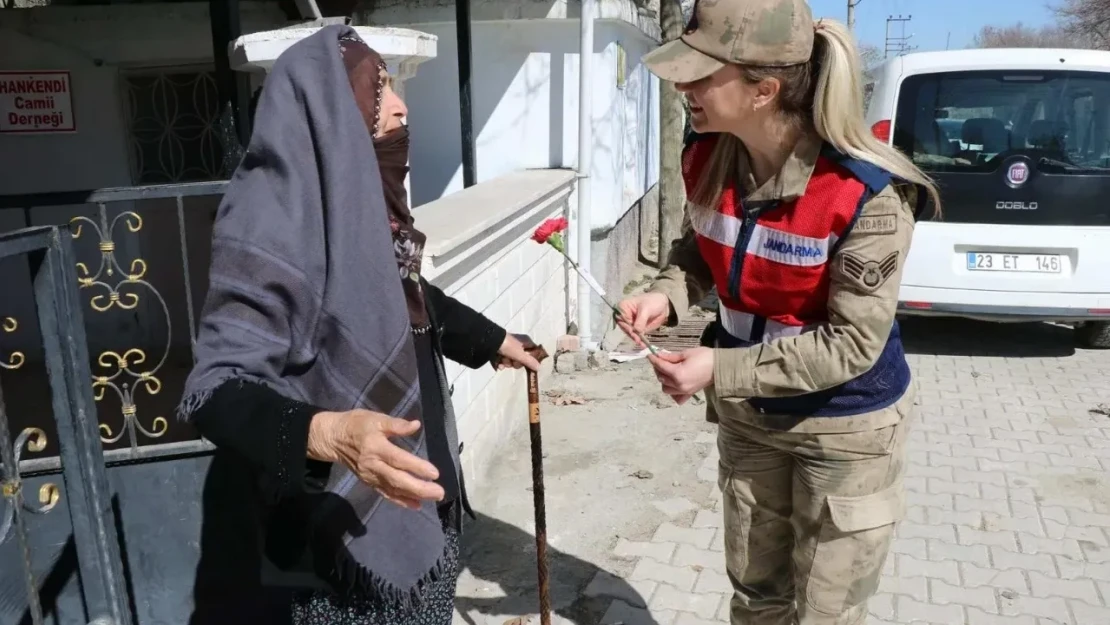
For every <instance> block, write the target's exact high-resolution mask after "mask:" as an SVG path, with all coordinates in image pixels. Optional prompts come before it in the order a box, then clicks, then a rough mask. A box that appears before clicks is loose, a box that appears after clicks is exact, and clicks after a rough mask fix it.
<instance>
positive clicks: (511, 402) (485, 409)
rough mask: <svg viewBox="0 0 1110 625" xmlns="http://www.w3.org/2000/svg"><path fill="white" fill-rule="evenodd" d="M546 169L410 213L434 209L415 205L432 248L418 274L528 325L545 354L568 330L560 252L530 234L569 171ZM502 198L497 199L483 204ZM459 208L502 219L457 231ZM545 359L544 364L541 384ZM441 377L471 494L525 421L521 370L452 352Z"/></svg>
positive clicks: (509, 323)
mask: <svg viewBox="0 0 1110 625" xmlns="http://www.w3.org/2000/svg"><path fill="white" fill-rule="evenodd" d="M552 174H553V175H551V176H542V175H539V174H538V173H536V172H532V173H527V172H520V173H518V174H510V175H509V176H507V177H505V178H502V179H501V180H500V181H498V180H494V181H490V182H486V183H482V184H481V185H478V186H477V187H471V189H468V190H466V191H462V192H459V193H458V194H455V195H454V196H448V197H447V198H443V199H441V200H438V201H437V202H434V203H432V204H428V205H425V206H423V207H421V208H420V209H418V210H417V218H418V219H421V211H425V210H427V209H429V208H430V209H431V211H433V212H428V213H425V214H424V220H425V223H426V224H427V226H426V227H425V232H426V233H427V234H428V238H429V246H430V247H432V248H433V250H434V251H433V252H432V253H431V256H432V257H431V258H428V257H426V258H425V267H426V271H425V273H426V274H428V273H431V274H432V277H431V278H430V279H431V280H432V282H433V283H435V284H437V285H438V286H440V287H441V288H442V289H443V290H444V291H445V292H446V293H447V294H448V295H451V296H453V297H455V298H457V299H459V301H461V302H463V303H464V304H466V305H468V306H470V307H471V308H474V309H475V310H478V311H480V312H482V313H483V314H485V315H486V316H487V317H489V318H490V319H491V320H493V321H494V322H496V323H498V324H499V325H501V326H503V327H504V328H506V329H507V330H508V331H509V332H512V333H515V334H527V335H528V336H529V337H531V338H532V340H534V341H535V342H537V343H539V344H541V345H543V346H544V347H545V348H546V349H547V352H548V354H550V355H551V356H554V352H555V340H556V339H557V338H558V337H559V336H561V335H563V334H565V333H566V330H567V303H566V302H567V300H566V279H567V269H566V267H565V265H564V260H563V257H562V255H560V254H559V253H558V252H556V251H555V250H553V249H551V248H550V247H548V246H546V245H540V244H538V243H536V242H534V241H532V240H531V239H530V235H531V233H532V232H533V231H534V229H535V228H536V227H537V226H539V225H540V224H541V223H542V222H543V221H544V220H545V219H547V218H549V217H557V216H560V215H564V214H566V212H567V208H568V201H569V200H570V198H571V195H570V188H571V186H572V185H573V179H572V177H571V176H570V175H555V174H556V172H552ZM487 185H489V186H487ZM494 185H501V187H495V186H494ZM481 187H485V188H484V189H483V188H481ZM545 187H546V188H545ZM501 189H504V192H503V193H502V192H501ZM549 191H550V193H549ZM501 201H503V202H504V206H498V207H492V206H489V205H488V204H487V205H486V206H482V203H484V202H488V203H499V202H501ZM437 204H438V206H436V205H437ZM460 210H464V211H467V212H466V213H465V214H466V215H468V216H471V215H473V217H474V219H475V220H479V219H482V218H483V217H482V213H488V212H493V211H496V214H498V215H503V216H504V219H502V220H487V221H486V222H483V223H486V226H485V227H483V228H479V229H477V230H480V231H481V232H480V233H478V232H476V233H475V235H474V236H473V237H470V238H468V237H467V236H466V235H462V236H460V235H458V229H459V225H458V219H457V216H458V211H460ZM464 221H469V220H464ZM436 239H439V240H440V241H441V242H447V241H450V244H449V245H450V249H447V246H446V245H444V244H440V245H438V246H437V245H436ZM466 239H468V240H466ZM460 250H462V253H461V254H460V253H459V251H460ZM464 257H465V258H464ZM444 259H446V260H444ZM462 265H465V266H467V267H471V268H470V269H468V270H467V271H466V272H465V273H464V274H463V275H461V277H457V278H453V279H448V278H447V276H446V275H443V276H441V275H440V272H442V271H448V273H451V271H453V269H452V268H457V267H459V266H462ZM553 360H554V359H553V358H549V359H548V360H547V361H546V362H545V363H544V364H545V367H544V369H543V371H541V374H540V388H541V391H542V389H543V387H544V381H545V378H547V376H549V375H550V372H551V370H552V367H551V365H552V361H553ZM447 377H448V380H449V383H450V384H452V385H453V387H454V393H453V395H452V400H453V402H454V407H455V413H456V415H457V416H458V423H459V439H460V441H461V442H462V443H463V444H464V449H463V454H462V461H463V470H464V472H465V474H466V478H467V489H468V490H469V491H470V493H471V495H474V496H475V497H477V496H478V495H479V494H480V492H481V491H482V490H483V489H484V487H485V484H483V478H484V476H485V475H487V474H488V469H489V468H490V465H491V462H492V461H493V459H494V458H496V457H497V455H498V454H499V453H500V452H502V451H503V450H504V448H505V445H506V444H508V442H509V440H510V439H511V438H512V434H513V432H514V431H515V430H516V429H517V428H525V427H527V426H526V424H527V422H528V402H527V379H526V376H525V373H524V371H523V370H520V371H514V370H505V371H500V372H498V371H494V370H493V368H492V367H489V366H485V367H482V368H480V369H469V368H467V367H463V366H461V365H458V364H456V363H454V362H451V361H448V362H447Z"/></svg>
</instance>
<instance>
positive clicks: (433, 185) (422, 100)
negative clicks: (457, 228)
mask: <svg viewBox="0 0 1110 625" xmlns="http://www.w3.org/2000/svg"><path fill="white" fill-rule="evenodd" d="M405 27H406V28H413V29H416V30H422V31H425V32H430V33H432V34H434V35H436V36H437V37H438V38H439V53H438V55H437V56H436V58H435V59H432V60H430V61H428V62H426V63H424V64H423V65H421V67H420V71H419V72H418V73H417V75H416V76H415V77H414V78H412V79H411V80H409V81H408V82H407V83H406V85H405V95H406V101H407V104H408V107H409V111H410V124H411V131H412V137H413V148H412V156H411V158H412V164H413V171H412V196H413V203H414V205H417V206H419V205H421V204H424V203H426V202H429V201H432V200H435V199H438V198H440V197H443V196H444V195H448V194H451V193H454V192H456V191H458V190H460V189H462V186H463V185H462V160H461V147H460V146H461V140H460V137H459V124H460V114H459V100H458V59H457V49H458V45H457V41H456V37H455V24H454V23H453V22H437V23H417V24H408V25H406V26H405ZM655 45H656V44H655V42H654V41H653V40H652V39H651V38H650V37H648V36H647V35H645V34H644V33H643V32H642V31H640V30H639V29H638V28H637V27H635V26H634V25H632V24H629V23H627V22H623V21H618V20H604V21H599V23H598V25H597V27H596V46H595V50H596V55H597V56H596V59H595V61H594V80H593V88H592V89H591V94H590V95H591V99H592V102H591V106H592V110H593V119H594V124H595V126H594V139H595V143H594V147H593V149H594V155H593V169H592V172H591V175H592V176H593V177H594V182H593V198H592V206H593V219H592V222H593V223H592V227H593V228H594V229H595V230H607V229H608V228H611V227H612V226H613V225H614V224H616V222H617V221H618V220H619V219H620V217H621V216H623V215H624V214H625V212H627V211H628V209H629V208H630V207H631V206H632V204H633V203H634V202H635V201H636V200H638V199H639V198H641V197H642V196H643V195H644V194H645V193H646V192H647V191H648V190H649V189H650V188H651V187H652V186H653V185H654V184H655V183H656V181H657V180H658V177H659V167H658V147H657V146H658V137H659V123H658V119H659V118H658V113H657V101H658V100H657V98H658V82H657V80H656V79H655V78H654V77H653V76H651V74H649V73H648V72H647V70H646V68H645V67H644V66H643V65H642V64H641V63H640V57H642V56H643V55H644V54H646V53H647V52H648V51H649V50H651V49H653V48H654V47H655ZM622 47H623V49H624V54H623V60H624V63H625V65H626V69H625V72H626V76H627V80H626V82H625V84H624V86H623V87H618V85H617V76H618V62H619V61H620V60H621V58H622V55H621V54H620V52H619V50H620V48H622ZM473 48H474V50H473V55H474V56H473V67H474V69H473V76H472V81H473V82H472V94H473V107H474V109H473V116H474V128H475V144H476V161H477V172H476V173H477V179H478V181H479V182H482V181H485V180H490V179H492V178H495V177H497V176H500V175H502V174H504V173H507V172H511V171H516V170H519V169H527V168H568V169H569V168H573V167H574V166H575V163H576V162H577V159H578V146H577V140H578V22H577V20H562V19H559V20H556V19H540V20H512V21H509V20H500V21H480V22H475V23H474V25H473Z"/></svg>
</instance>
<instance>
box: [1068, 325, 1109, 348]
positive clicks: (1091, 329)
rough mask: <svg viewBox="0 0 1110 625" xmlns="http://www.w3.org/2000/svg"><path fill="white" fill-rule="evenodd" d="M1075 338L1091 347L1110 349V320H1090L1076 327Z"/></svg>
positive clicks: (1083, 344)
mask: <svg viewBox="0 0 1110 625" xmlns="http://www.w3.org/2000/svg"><path fill="white" fill-rule="evenodd" d="M1075 340H1076V342H1078V343H1079V345H1080V346H1082V347H1086V348H1089V349H1110V321H1088V322H1086V323H1084V324H1083V325H1080V326H1078V327H1076V328H1075Z"/></svg>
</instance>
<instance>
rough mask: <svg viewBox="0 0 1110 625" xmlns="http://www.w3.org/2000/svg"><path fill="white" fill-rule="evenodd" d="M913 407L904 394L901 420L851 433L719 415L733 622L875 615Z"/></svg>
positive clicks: (852, 619) (799, 622)
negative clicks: (782, 427) (768, 425)
mask: <svg viewBox="0 0 1110 625" xmlns="http://www.w3.org/2000/svg"><path fill="white" fill-rule="evenodd" d="M912 408H913V398H912V396H911V397H908V398H903V401H899V402H898V404H896V405H895V406H892V407H890V408H887V409H886V410H897V411H899V412H904V413H906V414H905V415H904V417H905V418H902V419H900V420H899V422H898V423H897V424H895V425H891V426H889V427H883V428H881V429H872V430H865V431H860V432H851V433H834V434H812V433H800V432H783V431H771V430H765V429H762V428H759V427H755V426H752V425H749V424H745V423H742V422H736V421H733V420H726V421H725V422H722V423H720V426H719V428H720V429H719V431H718V443H717V444H718V447H719V449H720V452H721V454H720V455H721V464H720V474H719V479H718V484H719V486H720V488H721V492H722V493H723V505H724V528H725V558H726V564H727V567H728V573H729V578H730V580H731V581H732V586H733V589H734V593H733V598H732V605H731V622H732V625H863V623H865V622H866V621H867V601H868V599H870V598H871V596H872V595H874V594H875V591H876V590H877V589H878V586H879V577H880V576H881V574H882V571H883V565H884V563H885V562H886V558H887V553H888V551H889V549H890V544H891V542H892V540H893V538H894V527H895V524H896V523H897V522H898V521H899V520H901V518H902V517H903V516H904V513H905V506H906V503H905V491H904V490H903V476H904V473H905V459H906V438H907V434H908V431H907V430H908V429H909V426H910V423H911V419H910V418H908V417H909V416H910V415H909V413H910V412H911V411H912ZM888 416H889V415H888ZM887 421H888V422H889V419H888V420H887Z"/></svg>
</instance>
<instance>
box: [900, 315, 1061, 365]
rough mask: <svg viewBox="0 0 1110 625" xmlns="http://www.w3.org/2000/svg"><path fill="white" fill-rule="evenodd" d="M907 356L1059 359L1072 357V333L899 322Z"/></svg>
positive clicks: (1041, 327) (1031, 326)
mask: <svg viewBox="0 0 1110 625" xmlns="http://www.w3.org/2000/svg"><path fill="white" fill-rule="evenodd" d="M899 324H900V325H901V327H902V343H903V345H904V346H905V349H906V353H907V354H919V355H937V356H993V357H997V358H1062V357H1065V356H1071V355H1072V354H1074V353H1075V344H1074V342H1073V341H1074V338H1073V336H1072V334H1073V333H1072V329H1071V328H1068V327H1064V326H1059V325H1051V324H1048V323H991V322H986V321H975V320H972V319H959V318H931V317H905V318H899Z"/></svg>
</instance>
